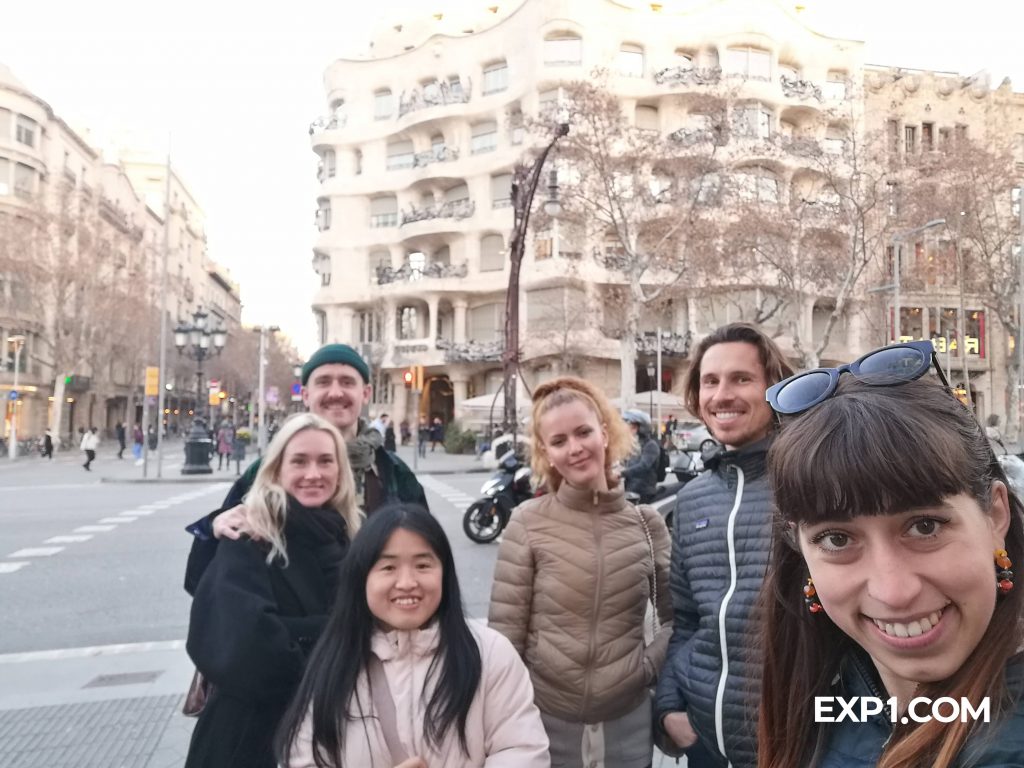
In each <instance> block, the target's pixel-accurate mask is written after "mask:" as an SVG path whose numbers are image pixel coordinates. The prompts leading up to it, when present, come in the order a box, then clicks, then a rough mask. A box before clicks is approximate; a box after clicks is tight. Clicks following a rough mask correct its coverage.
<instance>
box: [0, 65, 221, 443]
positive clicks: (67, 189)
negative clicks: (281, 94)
mask: <svg viewBox="0 0 1024 768" xmlns="http://www.w3.org/2000/svg"><path fill="white" fill-rule="evenodd" d="M166 189H167V165H166V162H165V161H164V159H162V158H157V159H154V158H152V157H150V156H147V155H146V154H145V153H140V152H138V151H133V150H115V151H109V150H108V151H106V152H104V151H101V150H100V149H98V148H96V147H95V146H93V145H92V143H91V142H90V140H89V139H88V137H87V136H85V135H83V133H81V132H78V131H76V130H74V129H72V128H71V127H70V126H69V125H68V124H67V123H66V122H65V121H64V120H63V119H62V118H61V117H60V116H59V115H58V114H56V113H55V112H54V110H53V108H52V107H51V106H50V105H49V104H48V103H47V102H46V101H44V100H43V99H42V98H40V97H39V96H38V95H36V94H35V93H33V92H32V91H30V90H29V89H28V88H27V87H26V86H25V85H24V84H23V83H22V82H20V81H19V80H18V79H17V77H16V76H15V75H14V74H13V73H12V72H11V71H10V70H9V69H8V68H7V67H5V66H2V65H0V396H3V398H4V404H5V408H4V424H3V434H4V436H6V435H7V434H8V433H9V429H10V421H11V416H12V412H13V410H14V409H15V408H16V409H17V411H18V418H17V424H18V434H19V436H20V437H28V436H38V435H40V434H42V432H43V431H44V430H45V429H46V427H47V426H49V425H53V426H55V427H57V432H58V434H61V435H65V436H69V435H72V434H73V433H74V432H75V430H76V429H77V428H78V427H80V426H85V427H88V426H97V427H100V428H101V429H110V428H112V427H113V426H114V425H115V423H117V422H118V421H122V420H126V421H136V420H139V419H140V418H141V403H142V369H143V368H144V367H145V366H146V365H155V364H156V360H157V357H158V350H157V344H158V341H157V334H156V332H155V331H153V332H152V333H150V331H151V330H152V329H153V326H154V323H152V322H151V320H152V316H153V312H152V308H154V307H158V306H159V303H160V285H161V271H162V268H163V242H164V218H165V215H166V214H165V203H164V198H165V195H166V192H165V190H166ZM170 190H171V201H170V222H169V232H168V234H169V241H168V242H169V249H168V280H167V311H168V316H169V320H170V321H169V328H171V329H173V328H174V325H175V323H176V321H177V319H178V318H188V317H189V316H190V314H191V312H193V311H194V310H195V309H197V308H198V307H200V306H202V307H203V308H206V309H208V310H212V312H213V313H214V314H215V315H216V316H218V317H219V318H220V319H221V320H222V321H223V323H224V325H225V326H226V327H228V329H229V331H230V330H233V329H238V328H239V327H240V312H241V304H240V299H239V288H238V285H237V284H236V283H235V282H234V281H233V280H232V279H231V278H230V276H229V275H228V274H227V272H226V271H225V270H224V268H223V267H221V266H219V265H217V264H216V263H215V262H214V261H213V260H212V259H210V257H209V255H208V254H207V250H206V234H205V231H204V222H203V219H204V216H203V211H202V208H201V206H200V205H199V203H198V201H197V200H196V198H195V197H194V195H193V194H192V193H191V192H190V190H189V188H188V185H187V184H186V183H185V181H184V180H183V179H182V178H181V177H180V175H178V174H177V173H174V172H173V171H172V173H171V184H170ZM147 312H148V314H147ZM143 315H146V317H147V318H148V319H147V320H146V323H147V325H146V331H142V330H141V323H142V320H141V318H142V316H143ZM169 359H171V360H173V357H172V358H169ZM16 365H17V392H18V399H17V400H13V399H11V398H10V394H11V392H12V390H13V389H14V384H15V367H16ZM189 383H190V382H189V380H188V379H185V380H183V381H182V382H181V384H183V385H185V386H188V385H189ZM189 388H190V389H191V387H189Z"/></svg>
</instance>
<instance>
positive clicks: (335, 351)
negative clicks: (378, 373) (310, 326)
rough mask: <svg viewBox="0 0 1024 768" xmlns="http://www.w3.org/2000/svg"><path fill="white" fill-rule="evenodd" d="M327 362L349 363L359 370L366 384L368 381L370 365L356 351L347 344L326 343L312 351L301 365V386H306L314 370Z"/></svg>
mask: <svg viewBox="0 0 1024 768" xmlns="http://www.w3.org/2000/svg"><path fill="white" fill-rule="evenodd" d="M328 363H341V364H342V365H351V366H352V367H353V368H355V369H356V370H357V371H359V375H360V376H362V377H363V381H364V382H365V383H366V384H369V383H370V366H368V365H367V364H366V361H365V360H363V358H362V357H360V355H359V353H358V352H356V351H355V350H354V349H352V347H350V346H349V345H348V344H326V345H324V346H322V347H320V349H318V350H317V351H316V352H314V353H313V356H312V357H311V358H309V360H307V361H306V364H305V365H304V366H302V386H306V383H307V382H308V381H309V377H310V376H312V375H313V371H314V370H316V369H317V368H319V367H320V366H321V365H327V364H328Z"/></svg>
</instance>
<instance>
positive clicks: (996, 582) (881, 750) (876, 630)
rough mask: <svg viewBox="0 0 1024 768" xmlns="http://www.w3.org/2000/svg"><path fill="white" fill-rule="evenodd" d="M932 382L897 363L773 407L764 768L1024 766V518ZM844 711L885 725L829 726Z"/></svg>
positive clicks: (908, 349)
mask: <svg viewBox="0 0 1024 768" xmlns="http://www.w3.org/2000/svg"><path fill="white" fill-rule="evenodd" d="M917 345H919V346H917ZM933 364H934V365H935V366H936V367H938V364H937V360H936V359H935V355H934V351H933V349H932V344H931V342H930V341H923V342H913V343H910V344H900V345H894V346H889V347H885V348H883V349H880V350H875V351H874V352H872V353H869V355H866V356H865V357H862V358H861V359H860V360H859V361H858V362H855V363H852V364H851V366H842V367H841V368H839V369H835V368H833V369H831V370H830V371H827V372H824V373H823V372H822V371H814V372H810V373H808V374H803V375H798V376H796V377H793V378H792V379H788V380H787V381H784V382H782V383H780V384H779V385H777V388H773V390H771V391H770V392H769V397H770V398H771V402H772V405H773V407H775V408H776V409H777V410H778V411H779V412H780V414H783V416H782V418H783V419H784V423H783V427H782V430H781V432H780V434H779V436H778V437H777V438H776V440H775V442H774V444H773V445H772V448H771V450H770V451H769V456H768V472H769V475H768V476H769V480H770V483H771V487H772V490H773V491H774V497H775V501H776V505H777V507H778V515H779V523H780V525H777V526H776V527H775V531H776V534H775V536H774V539H773V542H772V553H771V568H770V569H769V571H768V575H767V576H766V578H765V584H764V591H763V592H762V598H763V601H764V607H765V614H764V623H763V624H762V627H763V634H764V638H765V643H766V645H765V649H764V676H763V688H762V698H761V706H760V718H759V722H758V732H759V736H760V738H759V740H758V748H759V759H758V765H759V766H761V768H791V766H812V765H813V766H815V768H819V767H820V768H831V767H832V766H842V767H843V768H869V767H871V768H873V767H874V766H880V767H881V768H893V767H894V766H901V768H953V767H954V766H956V767H957V768H960V767H961V766H978V767H979V768H981V767H982V766H989V767H992V768H995V767H996V766H999V768H1010V766H1020V765H1024V762H1022V761H1024V656H1022V655H1021V627H1022V626H1024V587H1022V586H1021V585H1020V584H1016V583H1014V582H1015V581H1019V577H1016V578H1015V576H1014V573H1013V571H1017V572H1018V573H1019V566H1020V564H1021V563H1022V562H1024V517H1022V515H1024V508H1022V506H1021V503H1020V501H1019V499H1018V498H1017V496H1016V494H1014V493H1013V492H1012V491H1011V490H1010V487H1009V484H1008V482H1007V479H1006V475H1005V474H1004V472H1003V469H1002V467H1001V465H1000V463H999V462H998V461H997V460H996V457H995V455H994V454H993V452H992V449H991V448H990V446H989V444H988V441H987V439H986V436H985V434H984V432H983V431H982V429H981V427H980V426H979V424H978V422H977V421H976V420H975V418H974V416H973V414H972V413H971V412H970V411H969V410H968V409H967V408H965V407H964V406H963V405H962V404H961V403H960V402H958V401H957V399H956V398H955V397H954V396H953V394H952V393H951V392H950V390H949V386H948V384H946V383H945V382H943V384H940V383H939V382H937V381H935V380H933V379H931V378H930V377H929V378H923V377H924V376H925V374H926V373H928V371H929V370H930V369H931V368H932V366H933ZM844 369H845V370H844ZM847 372H849V375H844V373H847ZM872 372H873V373H874V374H875V376H874V378H873V379H872V378H871V376H872ZM940 375H941V373H940ZM815 403H817V404H815ZM1013 566H1018V567H1017V568H1013ZM1011 568H1012V570H1011ZM837 696H841V697H843V698H844V699H845V700H847V701H851V702H856V701H857V700H858V699H859V700H860V702H861V704H862V711H863V704H864V703H865V698H868V699H870V698H877V703H878V705H879V706H880V707H884V709H883V710H882V713H881V714H879V715H878V716H875V717H867V718H863V719H858V718H856V717H854V718H847V719H845V721H844V718H843V717H842V715H839V716H838V717H837V718H836V721H835V723H833V724H824V723H822V722H821V721H820V720H819V719H818V718H817V717H816V716H815V714H814V713H815V709H816V708H815V702H817V701H819V699H818V698H817V697H829V698H831V697H837ZM883 699H884V701H883ZM922 700H923V701H922ZM832 701H833V703H834V702H835V699H832ZM890 702H894V703H890ZM926 702H927V704H926ZM942 702H946V703H942ZM968 702H969V703H970V706H971V707H973V708H977V709H980V708H981V705H982V702H987V703H988V704H989V707H990V708H989V711H988V716H987V717H986V718H985V719H984V721H983V720H982V719H981V718H977V719H975V718H972V717H969V716H968V714H967V713H968V710H967V703H968ZM929 704H930V708H929ZM950 704H952V711H953V715H954V718H955V719H953V718H951V719H950V720H946V719H945V718H949V716H950V706H949V705H950ZM908 705H910V706H908ZM936 707H937V709H936ZM837 709H838V708H837ZM908 713H909V715H910V717H908ZM925 713H927V717H926V721H924V722H921V721H919V720H918V719H917V717H919V716H920V715H922V714H925ZM936 713H941V715H942V717H943V719H942V720H941V721H940V720H939V719H938V718H934V717H932V715H933V714H936ZM957 714H959V715H960V717H955V716H956V715H957Z"/></svg>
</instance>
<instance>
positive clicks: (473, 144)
mask: <svg viewBox="0 0 1024 768" xmlns="http://www.w3.org/2000/svg"><path fill="white" fill-rule="evenodd" d="M471 133H472V135H471V137H470V140H469V152H470V154H473V155H479V154H481V153H483V152H493V151H494V150H496V149H497V148H498V123H497V122H495V121H494V120H485V121H484V122H482V123H477V124H476V125H474V126H473V128H472V132H471Z"/></svg>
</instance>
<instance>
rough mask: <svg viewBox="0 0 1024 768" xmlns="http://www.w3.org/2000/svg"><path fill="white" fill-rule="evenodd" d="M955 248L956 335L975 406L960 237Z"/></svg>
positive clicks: (970, 400) (967, 388) (970, 403)
mask: <svg viewBox="0 0 1024 768" xmlns="http://www.w3.org/2000/svg"><path fill="white" fill-rule="evenodd" d="M953 250H954V252H955V253H956V281H957V283H958V284H959V287H960V311H959V312H958V313H957V321H956V335H957V337H958V338H959V342H958V344H957V346H958V347H959V349H960V362H961V363H962V364H963V372H964V391H965V392H967V407H968V408H972V409H973V408H974V398H972V397H971V373H970V370H969V369H968V367H967V307H966V302H965V299H964V259H963V254H962V253H961V252H960V239H959V238H957V239H956V240H954V241H953ZM950 383H952V382H950Z"/></svg>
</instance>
